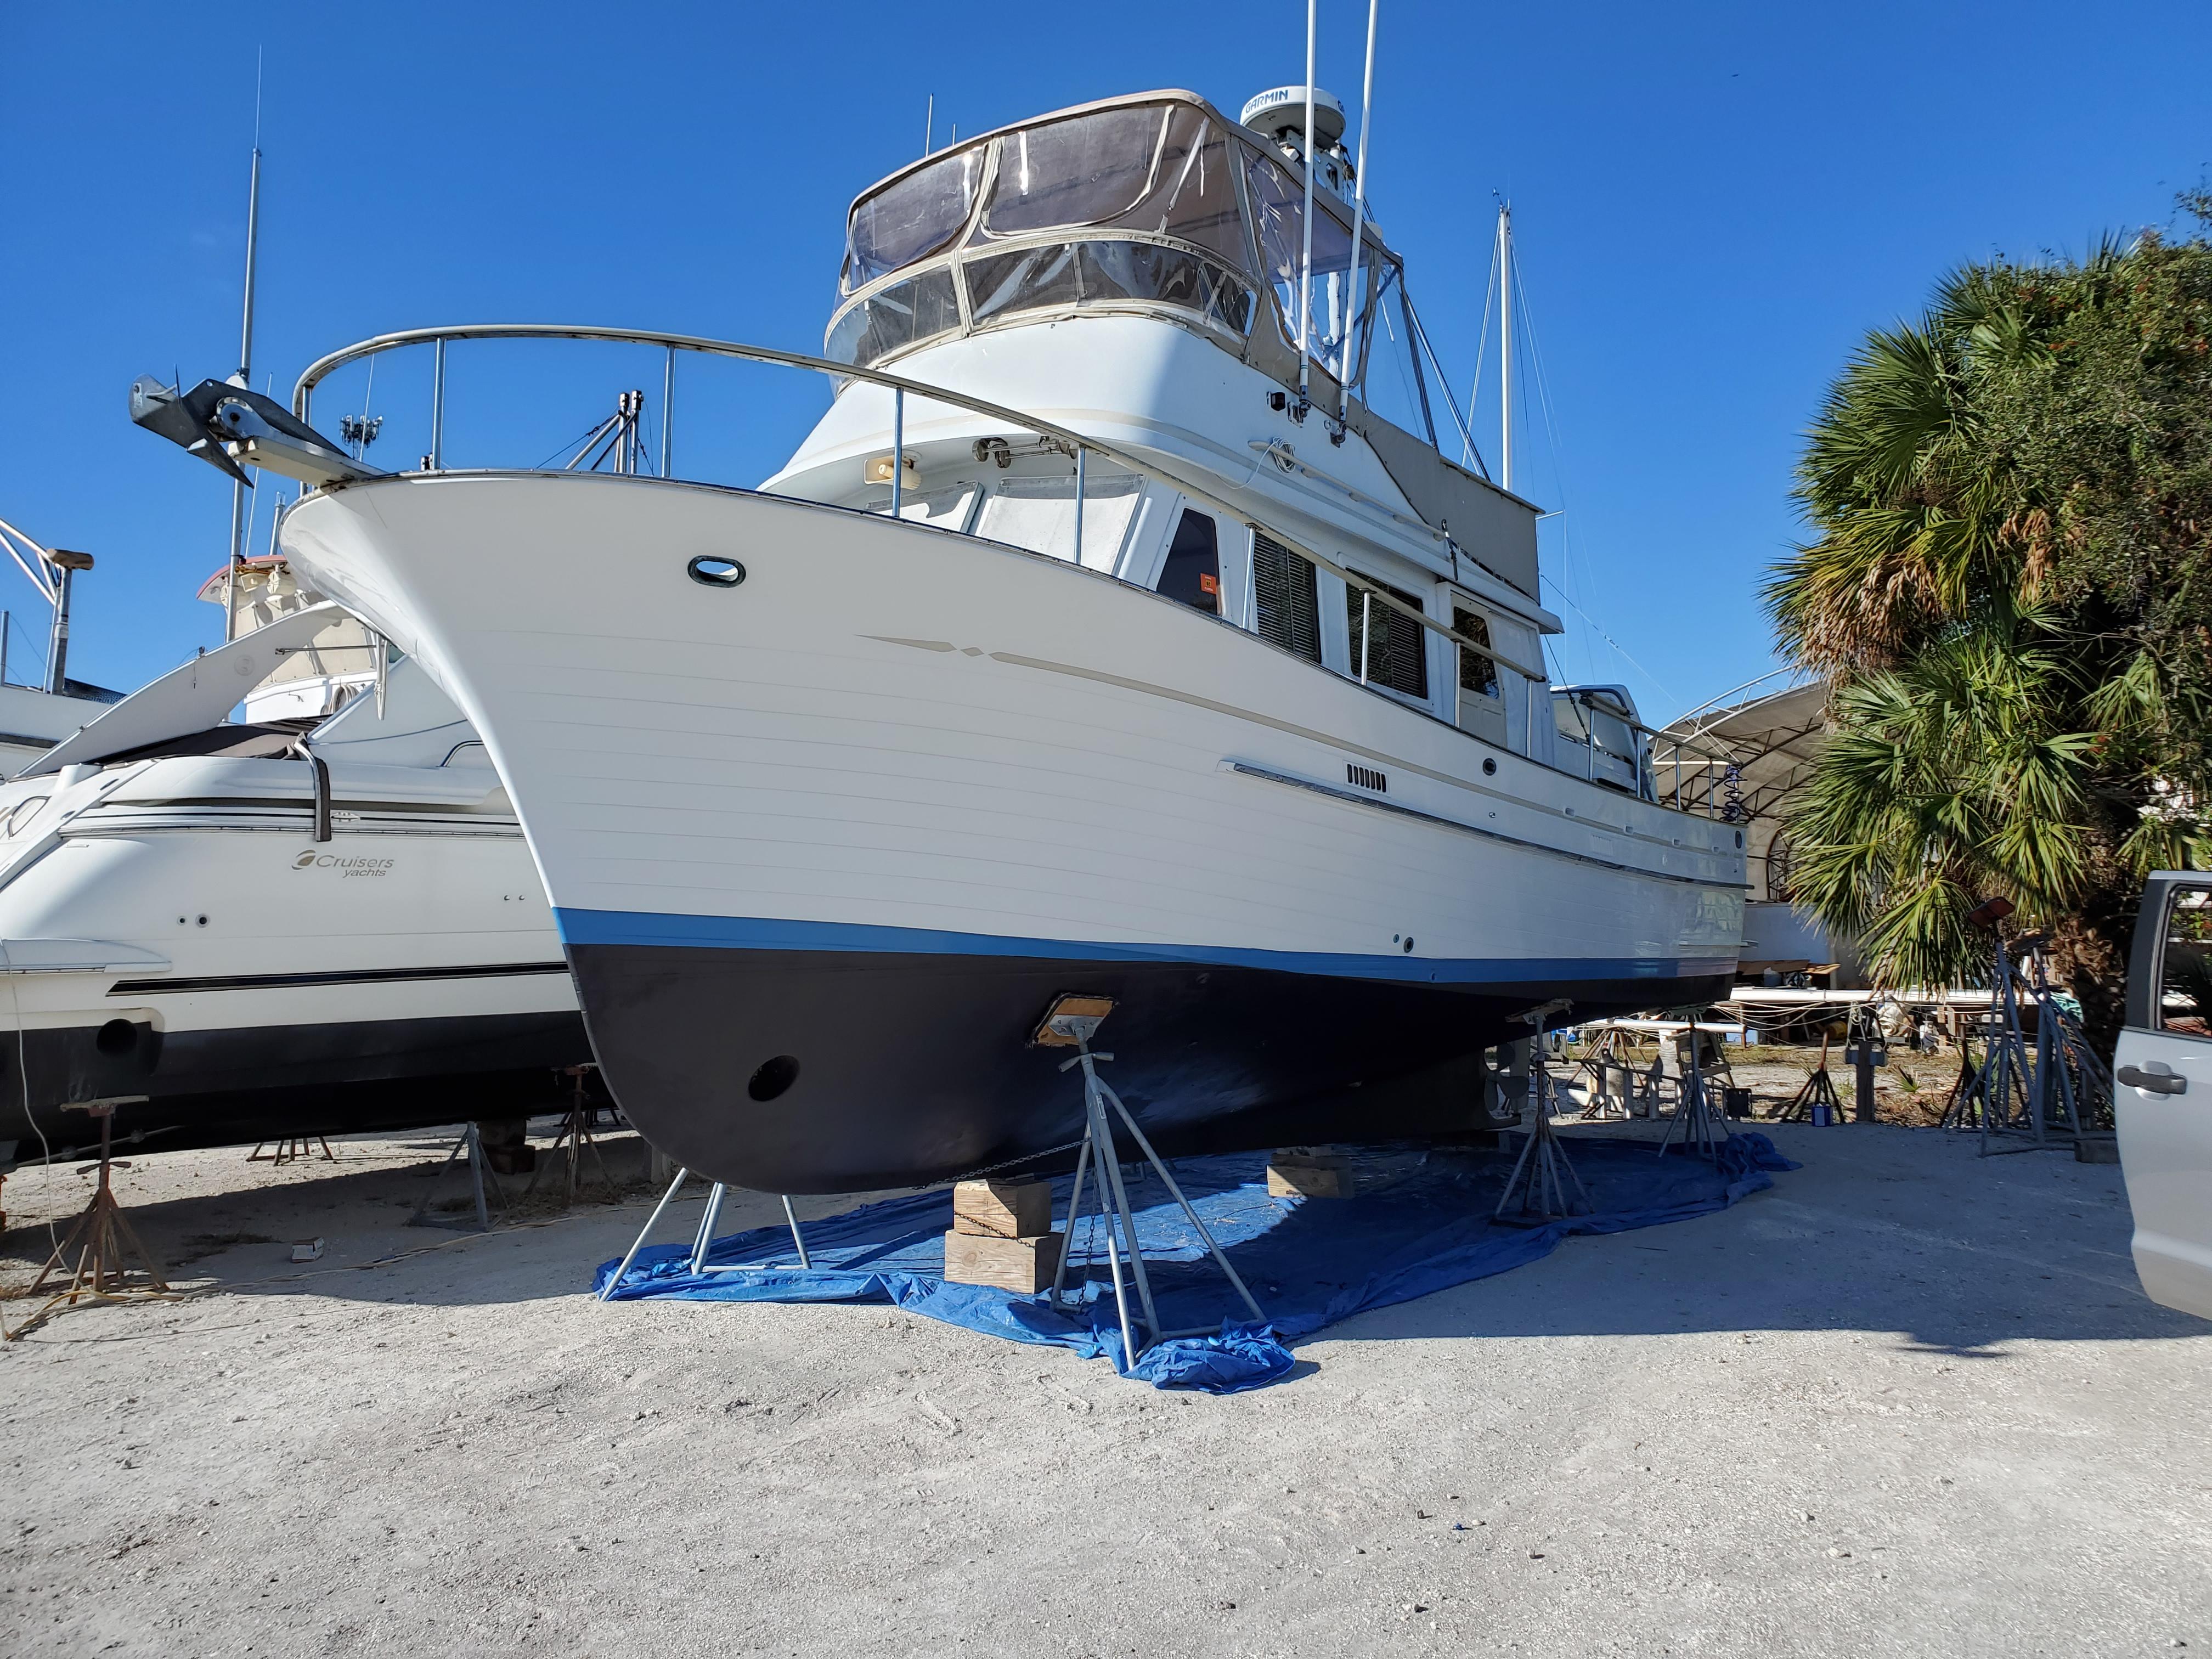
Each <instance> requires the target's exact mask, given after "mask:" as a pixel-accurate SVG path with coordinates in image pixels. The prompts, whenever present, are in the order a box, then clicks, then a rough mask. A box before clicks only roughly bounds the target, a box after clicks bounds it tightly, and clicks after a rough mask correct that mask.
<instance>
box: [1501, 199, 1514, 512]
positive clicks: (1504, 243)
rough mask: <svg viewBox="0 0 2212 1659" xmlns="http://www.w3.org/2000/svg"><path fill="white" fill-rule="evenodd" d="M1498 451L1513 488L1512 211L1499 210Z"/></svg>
mask: <svg viewBox="0 0 2212 1659" xmlns="http://www.w3.org/2000/svg"><path fill="white" fill-rule="evenodd" d="M1498 459H1499V461H1500V463H1501V465H1500V473H1499V482H1500V483H1503V484H1504V487H1505V488H1506V489H1509V490H1510V489H1512V488H1513V210H1512V208H1511V207H1510V205H1508V204H1504V203H1500V204H1498Z"/></svg>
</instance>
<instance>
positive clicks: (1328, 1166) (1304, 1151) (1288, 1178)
mask: <svg viewBox="0 0 2212 1659" xmlns="http://www.w3.org/2000/svg"><path fill="white" fill-rule="evenodd" d="M1354 1179H1355V1178H1354V1176H1353V1173H1352V1163H1351V1160H1350V1159H1349V1158H1346V1157H1345V1156H1344V1155H1343V1154H1342V1153H1340V1152H1335V1151H1333V1150H1332V1149H1330V1148H1328V1147H1326V1146H1278V1147H1277V1148H1276V1149H1275V1155H1274V1157H1273V1159H1271V1160H1270V1161H1269V1163H1268V1164H1267V1192H1268V1194H1269V1195H1270V1196H1272V1197H1274V1198H1350V1197H1351V1196H1352V1188H1353V1183H1354Z"/></svg>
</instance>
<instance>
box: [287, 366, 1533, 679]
mask: <svg viewBox="0 0 2212 1659" xmlns="http://www.w3.org/2000/svg"><path fill="white" fill-rule="evenodd" d="M451 340H603V341H606V342H609V343H613V344H617V345H657V346H659V347H662V348H663V349H666V350H670V351H696V352H698V353H700V354H701V355H702V356H709V357H729V358H733V359H735V360H737V361H738V362H754V363H771V364H775V365H777V366H779V367H781V368H809V369H812V370H813V371H814V372H815V373H817V374H827V375H829V376H830V377H832V378H833V379H836V380H866V381H868V382H869V383H870V384H872V385H875V386H885V387H888V388H889V389H890V390H891V391H894V392H907V393H908V394H909V395H911V396H914V397H918V398H926V399H927V400H928V401H929V402H931V403H938V404H947V405H949V406H951V407H952V408H955V409H963V410H967V411H968V412H969V413H970V414H974V415H982V416H988V417H989V418H990V419H992V420H994V421H1005V422H1007V423H1008V424H1009V425H1012V426H1015V427H1018V428H1024V429H1026V430H1028V431H1031V432H1036V433H1040V434H1042V435H1044V436H1047V437H1050V438H1055V439H1058V440H1059V441H1060V442H1062V443H1065V444H1068V445H1071V446H1073V447H1074V448H1079V449H1089V450H1093V451H1096V452H1097V453H1099V454H1101V455H1103V456H1105V457H1106V458H1107V459H1109V460H1113V461H1116V462H1118V463H1120V464H1121V465H1123V466H1125V467H1127V468H1128V469H1129V470H1130V471H1133V472H1136V473H1139V474H1152V475H1158V476H1160V477H1165V478H1166V479H1167V480H1168V481H1169V482H1170V483H1173V484H1174V485H1175V487H1176V489H1179V490H1181V491H1182V493H1183V494H1184V495H1188V496H1189V497H1191V498H1192V499H1193V500H1194V501H1200V502H1202V503H1204V504H1205V505H1206V507H1210V508H1212V510H1213V511H1214V512H1216V513H1225V514H1226V515H1228V516H1229V517H1230V518H1231V519H1234V520H1237V522H1238V523H1240V524H1242V525H1243V526H1246V527H1247V528H1248V529H1251V530H1255V531H1257V532H1259V533H1260V534H1261V535H1263V536H1265V537H1267V538H1268V539H1269V540H1271V541H1273V542H1276V543H1279V544H1281V545H1282V546H1284V547H1286V548H1288V549H1289V550H1291V552H1293V553H1296V554H1297V556H1299V557H1300V558H1302V559H1304V560H1305V561H1306V562H1308V563H1309V564H1311V565H1314V566H1316V568H1320V569H1322V570H1326V571H1328V573H1329V574H1331V575H1332V576H1335V577H1337V578H1338V579H1339V580H1342V581H1345V582H1347V583H1349V584H1351V585H1352V586H1354V587H1356V588H1358V589H1360V590H1361V591H1362V592H1369V593H1372V594H1373V595H1374V597H1375V598H1376V599H1378V600H1380V601H1381V602H1382V603H1383V604H1384V605H1389V606H1391V607H1393V608H1394V609H1395V610H1396V611H1400V612H1401V613H1402V614H1403V615H1405V616H1406V617H1410V618H1411V619H1412V620H1413V621H1414V622H1417V623H1420V624H1421V626H1422V627H1424V628H1425V629H1428V630H1429V631H1430V632H1431V633H1433V634H1440V635H1443V637H1444V638H1445V639H1448V640H1449V641H1452V642H1453V643H1455V644H1456V645H1460V646H1463V647H1466V648H1467V649H1468V650H1470V651H1473V652H1474V653H1476V654H1478V655H1480V656H1483V657H1486V658H1488V659H1490V660H1491V661H1492V662H1494V663H1497V664H1498V665H1499V666H1501V667H1504V668H1510V669H1511V670H1512V671H1514V672H1515V673H1516V674H1518V675H1520V676H1521V677H1522V678H1523V679H1527V680H1534V681H1537V682H1540V683H1548V681H1549V677H1548V676H1547V674H1545V673H1544V671H1542V670H1541V669H1534V668H1530V667H1528V665H1526V664H1524V663H1518V662H1516V661H1514V660H1513V659H1512V658H1510V657H1508V656H1505V655H1504V654H1503V653H1499V652H1498V651H1495V650H1492V648H1491V647H1488V646H1486V645H1484V644H1483V643H1482V642H1481V641H1479V640H1471V639H1469V638H1468V637H1467V635H1464V634H1461V633H1458V632H1455V630H1453V629H1449V628H1447V627H1445V626H1444V625H1443V623H1439V622H1437V620H1436V618H1435V617H1431V616H1428V615H1426V614H1425V613H1424V612H1422V611H1418V610H1416V609H1415V608H1414V607H1413V606H1412V605H1407V604H1406V603H1405V602H1404V601H1402V600H1401V599H1398V598H1397V597H1396V596H1395V594H1392V593H1390V592H1389V591H1388V590H1387V589H1385V588H1383V587H1382V586H1379V585H1378V584H1377V583H1376V581H1375V580H1373V579H1372V578H1370V577H1366V576H1362V575H1359V574H1357V573H1356V572H1353V571H1351V570H1347V569H1346V568H1344V566H1342V565H1341V564H1339V563H1338V562H1336V561H1335V560H1334V559H1332V558H1330V557H1328V556H1327V555H1326V554H1322V553H1318V552H1316V551H1315V550H1313V549H1311V548H1310V547H1307V546H1305V545H1304V544H1302V543H1300V542H1298V541H1297V540H1295V539H1293V538H1291V537H1289V536H1286V535H1285V534H1284V533H1283V532H1280V531H1279V530H1277V529H1275V528H1274V527H1273V526H1268V525H1262V524H1261V523H1259V522H1258V521H1256V520H1255V519H1254V518H1253V517H1252V515H1251V514H1250V513H1247V512H1245V511H1244V509H1243V508H1242V507H1237V506H1236V505H1235V504H1234V503H1232V502H1231V501H1226V500H1224V499H1223V498H1222V497H1221V496H1219V495H1215V494H1214V493H1213V492H1212V490H1210V489H1207V488H1206V486H1205V485H1204V484H1202V483H1199V482H1197V481H1196V480H1195V479H1193V478H1190V477H1186V476H1185V475H1184V474H1183V473H1182V472H1181V471H1178V470H1177V469H1176V468H1175V467H1174V466H1173V465H1168V464H1165V463H1163V462H1160V461H1156V460H1147V459H1141V458H1139V457H1138V456H1136V455H1134V454H1133V453H1130V452H1129V451H1127V450H1125V449H1123V448H1121V446H1120V445H1118V444H1113V443H1108V442H1104V441H1101V440H1099V439H1097V438H1086V437H1085V436H1084V435H1082V434H1080V433H1079V432H1075V431H1073V430H1071V429H1070V428H1066V427H1064V426H1060V425H1056V424H1055V423H1054V422H1050V421H1048V420H1044V419H1042V418H1041V417H1040V416H1035V415H1025V414H1023V413H1021V412H1020V411H1019V410H1012V409H1008V408H1006V407H1005V406H1004V405H1003V404H994V403H990V402H987V401H986V400H985V399H983V398H970V397H969V396H968V395H967V394H966V393H964V392H953V391H951V390H949V389H947V388H946V387H944V386H933V385H931V384H930V383H929V382H927V381H926V380H910V379H908V377H907V376H905V375H903V374H887V373H885V372H884V370H882V369H877V368H860V367H859V366H857V365H856V364H853V363H841V362H836V360H835V359H833V358H829V357H816V356H809V355H807V354H806V353H804V352H799V351H778V350H776V349H774V348H773V347H769V346H750V345H740V344H738V343H735V342H733V341H729V340H716V339H711V338H709V337H706V336H704V335H698V334H670V333H664V332H662V331H659V330H657V329H614V328H597V327H593V326H591V325H584V324H567V323H480V324H462V325H453V326H447V327H442V328H410V329H402V330H400V331H398V332H396V333H392V334H379V335H374V336H372V337H370V338H368V339H366V340H362V341H358V342H356V343H355V344H352V345H349V346H343V347H341V348H340V349H337V350H336V351H333V352H331V353H329V354H327V355H326V356H321V357H318V358H317V359H316V360H315V361H314V362H312V363H310V364H308V365H307V368H305V369H303V370H302V371H301V374H300V379H299V381H298V383H297V384H296V385H295V386H294V387H293V389H292V412H293V413H294V414H295V415H296V416H299V417H300V418H301V420H303V421H307V420H308V419H309V411H310V410H312V408H313V398H314V392H315V388H316V386H319V385H320V384H321V383H322V382H323V381H324V380H327V379H329V378H330V376H331V374H334V373H335V372H336V371H337V370H338V369H341V368H344V367H345V366H346V365H347V364H349V363H353V362H360V361H361V360H362V358H364V357H373V356H376V355H377V354H379V353H380V352H385V351H394V350H398V349H402V348H404V347H406V346H414V345H429V344H434V343H442V342H446V341H451Z"/></svg>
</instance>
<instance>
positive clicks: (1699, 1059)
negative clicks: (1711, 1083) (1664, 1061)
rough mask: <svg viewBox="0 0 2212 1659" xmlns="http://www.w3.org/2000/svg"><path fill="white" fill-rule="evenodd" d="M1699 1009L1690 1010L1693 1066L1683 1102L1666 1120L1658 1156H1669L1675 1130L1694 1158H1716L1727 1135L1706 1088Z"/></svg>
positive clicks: (1683, 1092) (1660, 1138)
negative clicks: (1718, 1123)
mask: <svg viewBox="0 0 2212 1659" xmlns="http://www.w3.org/2000/svg"><path fill="white" fill-rule="evenodd" d="M1700 1012H1703V1011H1702V1010H1699V1009H1694V1008H1693V1009H1692V1010H1691V1011H1690V1069H1689V1073H1688V1074H1687V1075H1686V1076H1685V1077H1684V1078H1683V1079H1682V1103H1681V1104H1680V1105H1679V1106H1677V1107H1676V1108H1675V1109H1674V1116H1673V1117H1671V1118H1669V1119H1668V1120H1667V1133H1665V1134H1663V1135H1662V1136H1660V1137H1659V1156H1660V1157H1662V1158H1664V1157H1666V1156H1667V1148H1668V1146H1670V1145H1671V1144H1672V1143H1673V1141H1674V1131H1675V1130H1677V1129H1680V1131H1681V1132H1682V1145H1683V1146H1684V1148H1685V1149H1686V1151H1687V1152H1689V1153H1690V1154H1691V1156H1692V1157H1694V1158H1706V1159H1709V1160H1711V1161H1714V1162H1717V1161H1718V1160H1719V1158H1720V1148H1721V1143H1722V1142H1723V1141H1724V1140H1726V1139H1728V1136H1729V1130H1728V1126H1727V1125H1726V1124H1725V1123H1722V1124H1720V1125H1716V1124H1715V1123H1714V1122H1713V1107H1712V1102H1711V1100H1710V1099H1709V1098H1708V1097H1707V1094H1706V1090H1705V1053H1704V1049H1705V1044H1704V1043H1703V1042H1700V1041H1699V1031H1698V1021H1697V1016H1698V1015H1699V1013H1700Z"/></svg>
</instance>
